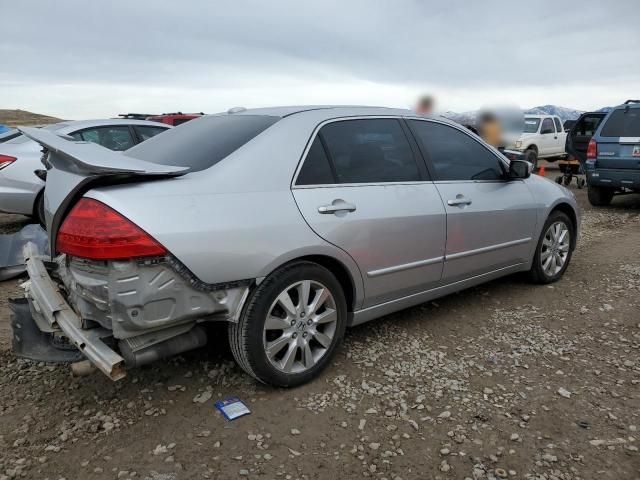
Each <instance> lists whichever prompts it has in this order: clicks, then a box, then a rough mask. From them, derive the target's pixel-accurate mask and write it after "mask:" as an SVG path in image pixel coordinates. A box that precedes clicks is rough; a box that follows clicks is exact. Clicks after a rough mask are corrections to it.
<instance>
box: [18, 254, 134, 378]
mask: <svg viewBox="0 0 640 480" xmlns="http://www.w3.org/2000/svg"><path fill="white" fill-rule="evenodd" d="M24 257H25V260H26V264H27V272H28V273H29V279H30V281H29V282H28V284H27V285H26V295H27V298H28V299H29V303H30V305H31V307H32V311H33V313H34V319H36V323H38V326H39V327H40V329H41V330H43V327H44V325H42V321H43V320H44V321H45V322H46V324H47V325H48V327H49V329H51V330H58V329H60V330H62V332H64V334H65V335H66V336H67V337H68V338H69V340H70V341H71V342H72V343H73V344H74V345H75V346H76V347H77V348H78V350H80V351H81V352H82V353H83V355H85V356H86V357H87V358H88V359H89V360H90V361H91V363H93V364H94V365H95V366H96V367H97V368H98V369H100V370H101V371H102V372H103V373H104V374H106V375H107V376H108V377H109V378H111V379H112V380H119V379H121V378H123V377H124V376H125V375H126V373H125V368H124V358H122V357H121V356H120V355H118V354H117V353H116V352H115V351H114V350H113V349H111V348H110V347H109V346H107V344H105V343H104V342H103V341H102V338H105V337H109V336H111V332H110V331H109V330H107V329H105V328H92V329H90V330H85V329H83V328H82V319H81V318H80V317H78V315H76V313H75V312H74V311H73V309H72V308H71V307H70V306H69V304H68V303H67V302H66V300H65V299H64V298H63V297H62V295H61V294H60V291H59V289H58V286H57V285H56V283H55V282H54V281H53V280H52V279H51V277H50V276H49V272H47V269H46V267H45V264H44V262H43V261H42V259H41V258H39V257H38V251H37V249H36V248H35V246H34V245H33V244H30V243H29V244H27V246H26V247H25V249H24Z"/></svg>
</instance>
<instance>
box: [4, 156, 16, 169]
mask: <svg viewBox="0 0 640 480" xmlns="http://www.w3.org/2000/svg"><path fill="white" fill-rule="evenodd" d="M16 160H17V158H16V157H12V156H10V155H0V170H2V169H3V168H5V167H8V166H9V165H11V164H12V163H13V162H15V161H16Z"/></svg>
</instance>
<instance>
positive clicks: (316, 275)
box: [22, 107, 579, 386]
mask: <svg viewBox="0 0 640 480" xmlns="http://www.w3.org/2000/svg"><path fill="white" fill-rule="evenodd" d="M22 131H23V132H24V133H25V134H26V135H27V136H29V137H31V138H32V139H34V140H36V141H37V142H39V143H40V144H42V145H43V146H44V147H45V149H46V155H45V158H44V162H45V164H46V167H47V170H48V173H47V188H46V192H45V213H46V222H47V231H48V232H49V233H50V250H51V252H52V258H46V257H43V256H41V255H39V254H38V252H36V251H35V249H34V248H32V247H28V248H27V249H26V252H25V257H26V258H27V269H28V273H29V276H30V280H29V281H28V282H27V284H26V286H25V288H26V296H27V298H28V300H29V304H30V311H31V314H32V316H33V320H34V321H35V323H36V324H37V326H38V328H39V329H40V330H41V331H43V332H48V333H51V334H60V335H63V336H64V337H67V338H68V339H69V340H70V341H71V342H72V343H73V345H75V346H76V347H77V348H78V349H79V350H80V352H82V354H83V355H84V356H86V357H87V358H88V359H89V360H90V361H91V362H92V363H93V364H95V366H97V367H98V368H99V369H100V370H102V371H103V372H104V373H105V374H107V375H108V376H109V377H111V378H112V379H114V380H117V379H119V378H122V377H123V376H124V375H125V374H126V368H129V367H135V366H138V365H142V364H145V363H148V362H151V361H154V360H156V359H159V358H162V357H166V356H169V355H173V354H176V353H180V352H183V351H186V350H190V349H193V348H197V347H200V346H203V345H205V343H206V340H207V339H206V333H205V331H204V329H203V327H202V323H203V322H210V321H224V322H227V323H228V326H229V328H228V332H229V342H230V344H231V349H232V352H233V355H234V356H235V358H236V360H237V362H238V364H239V365H240V366H241V367H242V368H243V369H244V370H245V371H246V372H248V373H249V374H251V375H252V376H254V377H255V378H257V379H258V380H260V381H263V382H266V383H270V384H273V385H279V386H293V385H298V384H301V383H303V382H306V381H308V380H309V379H311V378H313V377H314V376H315V375H317V374H318V373H319V372H320V371H321V370H322V369H323V368H324V367H325V366H326V365H327V364H328V362H329V361H330V360H331V358H332V355H333V353H334V352H335V350H336V348H337V347H338V345H339V344H340V341H341V339H342V337H343V335H344V332H345V328H346V327H347V326H349V325H355V324H359V323H362V322H365V321H368V320H371V319H373V318H377V317H380V316H383V315H386V314H388V313H391V312H393V311H397V310H400V309H402V308H406V307H409V306H412V305H416V304H419V303H421V302H425V301H428V300H431V299H433V298H436V297H439V296H442V295H446V294H448V293H451V292H454V291H457V290H460V289H463V288H467V287H469V286H472V285H476V284H479V283H482V282H485V281H488V280H491V279H493V278H497V277H499V276H503V275H507V274H510V273H515V272H520V271H528V272H529V275H530V277H531V278H532V279H533V280H534V281H536V282H538V283H549V282H553V281H555V280H558V279H559V278H560V277H561V276H562V275H563V273H564V272H565V270H566V268H567V266H568V265H569V262H570V259H571V254H572V251H573V249H574V247H575V244H576V239H577V237H578V231H579V211H578V207H577V205H576V202H575V199H574V197H573V195H572V194H571V193H570V192H569V191H568V190H566V189H564V188H563V187H561V186H559V185H556V184H554V183H552V182H549V181H547V180H545V179H543V178H540V177H536V176H530V173H531V165H530V164H528V163H527V162H523V161H513V162H511V163H509V162H508V161H507V160H506V159H505V158H504V157H503V156H502V155H501V154H500V153H499V152H498V151H497V150H495V149H493V148H491V147H489V146H488V145H486V144H485V143H484V142H482V140H480V139H479V138H478V137H476V136H475V135H473V134H471V133H470V132H469V131H468V130H466V129H464V128H463V127H461V126H459V125H457V124H455V123H453V122H449V121H447V120H445V119H442V118H437V117H433V118H425V117H417V116H416V115H415V114H414V113H413V112H410V111H406V110H394V109H385V108H367V107H288V108H286V107H283V108H272V109H257V110H244V109H232V110H230V111H229V112H227V113H224V114H219V115H210V116H205V117H202V118H200V119H197V120H193V121H191V122H189V123H188V124H186V125H184V126H181V127H180V128H177V129H174V130H171V131H169V132H167V133H165V134H163V135H160V136H157V137H154V138H152V139H150V140H148V141H146V142H144V143H142V144H140V145H138V146H136V147H134V148H131V149H130V150H127V151H126V152H125V153H124V155H123V154H120V153H113V152H111V151H109V150H107V149H105V148H103V147H101V146H99V145H95V144H91V143H87V142H73V141H70V140H67V139H63V138H60V137H58V136H56V135H55V133H52V132H47V131H44V130H37V129H30V128H23V129H22Z"/></svg>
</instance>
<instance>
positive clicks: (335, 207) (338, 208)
mask: <svg viewBox="0 0 640 480" xmlns="http://www.w3.org/2000/svg"><path fill="white" fill-rule="evenodd" d="M355 211H356V206H355V205H353V204H351V203H347V202H343V201H335V200H334V203H332V204H331V205H322V206H320V207H318V213H323V214H330V213H337V212H355Z"/></svg>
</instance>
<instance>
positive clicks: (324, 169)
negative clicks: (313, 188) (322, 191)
mask: <svg viewBox="0 0 640 480" xmlns="http://www.w3.org/2000/svg"><path fill="white" fill-rule="evenodd" d="M332 183H336V181H335V178H334V176H333V172H332V170H331V165H330V163H329V157H327V154H326V152H325V151H324V147H323V146H322V142H321V141H320V137H319V136H316V139H315V140H314V141H313V143H312V144H311V148H310V149H309V152H308V153H307V157H306V158H305V160H304V163H303V164H302V168H301V169H300V173H298V179H297V181H296V185H328V184H332Z"/></svg>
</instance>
